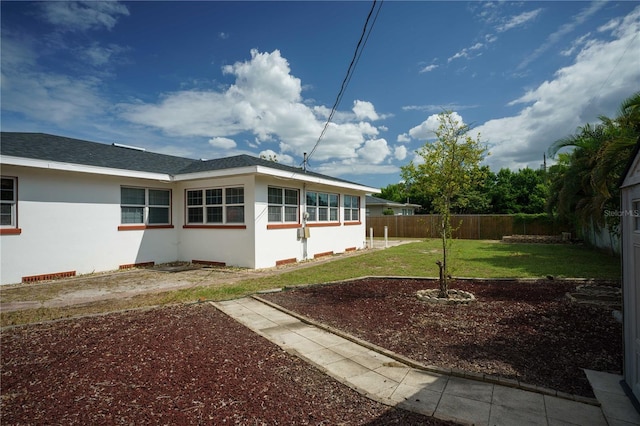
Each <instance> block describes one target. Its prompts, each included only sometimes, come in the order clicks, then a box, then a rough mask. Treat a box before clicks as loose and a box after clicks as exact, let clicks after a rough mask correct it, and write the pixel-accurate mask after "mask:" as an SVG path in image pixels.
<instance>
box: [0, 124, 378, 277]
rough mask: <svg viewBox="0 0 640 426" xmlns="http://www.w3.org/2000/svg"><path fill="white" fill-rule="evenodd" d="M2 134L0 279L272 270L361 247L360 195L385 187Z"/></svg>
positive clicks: (274, 166)
mask: <svg viewBox="0 0 640 426" xmlns="http://www.w3.org/2000/svg"><path fill="white" fill-rule="evenodd" d="M0 137H1V140H0V165H1V177H2V188H1V206H0V207H1V211H0V243H1V244H0V260H1V264H0V266H1V269H0V271H1V272H0V283H1V284H9V283H16V282H21V281H22V282H31V281H38V280H42V279H50V278H55V277H63V276H73V275H76V274H88V273H92V272H99V271H108V270H114V269H118V268H120V269H122V268H128V267H132V266H138V265H152V264H158V263H167V262H173V261H188V262H200V263H205V264H212V265H229V266H238V267H247V268H265V267H272V266H276V265H281V264H286V263H292V262H297V261H302V260H305V259H313V258H315V257H319V256H324V255H330V254H334V253H343V252H346V251H351V250H358V249H362V248H364V247H365V224H364V214H365V196H366V194H367V193H372V192H377V191H379V189H377V188H371V187H368V186H365V185H361V184H358V183H353V182H349V181H346V180H342V179H337V178H333V177H330V176H326V175H322V174H319V173H314V172H311V171H307V170H303V169H302V168H297V167H292V166H287V165H283V164H280V163H277V162H273V161H268V160H265V159H260V158H256V157H252V156H249V155H238V156H233V157H228V158H219V159H213V160H194V159H188V158H182V157H176V156H171V155H164V154H157V153H152V152H147V151H146V150H144V149H141V148H136V147H133V146H127V145H121V144H117V143H113V144H104V143H96V142H88V141H84V140H78V139H71V138H67V137H61V136H54V135H48V134H41V133H13V132H2V133H1V134H0Z"/></svg>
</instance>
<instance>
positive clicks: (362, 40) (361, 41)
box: [303, 0, 383, 170]
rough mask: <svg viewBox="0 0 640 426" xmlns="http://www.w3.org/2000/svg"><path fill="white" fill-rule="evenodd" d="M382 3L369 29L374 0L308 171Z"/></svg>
mask: <svg viewBox="0 0 640 426" xmlns="http://www.w3.org/2000/svg"><path fill="white" fill-rule="evenodd" d="M382 1H383V0H381V1H380V4H379V6H378V11H377V12H376V15H375V17H374V19H373V22H372V23H371V26H370V27H369V20H370V19H371V16H372V15H373V12H374V10H375V8H376V4H377V3H378V1H377V0H373V4H372V5H371V10H369V14H368V15H367V20H366V21H365V23H364V27H363V28H362V34H360V39H359V40H358V44H357V45H356V50H355V52H354V53H353V58H352V59H351V62H350V63H349V68H348V69H347V74H346V75H345V77H344V79H343V80H342V85H341V86H340V91H339V92H338V96H336V100H335V102H334V103H333V107H332V108H331V112H330V113H329V117H328V118H327V121H326V122H325V123H324V127H323V128H322V132H321V133H320V136H319V137H318V140H317V141H316V143H315V145H314V146H313V149H312V150H311V151H310V152H309V155H307V156H306V157H305V159H304V160H303V166H304V168H305V170H306V164H305V163H306V162H307V161H309V158H311V156H312V155H313V153H314V152H316V149H317V148H318V145H319V144H320V141H321V140H322V138H323V137H324V135H325V133H326V132H327V129H328V128H329V123H331V120H332V119H333V116H334V114H335V113H336V110H337V109H338V105H340V101H341V100H342V97H343V96H344V93H345V91H346V89H347V86H348V85H349V82H350V81H351V77H352V76H353V72H354V70H355V67H356V65H357V64H358V61H359V60H360V56H362V51H363V50H364V47H365V46H366V44H367V40H368V39H369V35H371V30H372V29H373V26H374V25H375V22H376V20H377V19H378V14H380V9H381V8H382Z"/></svg>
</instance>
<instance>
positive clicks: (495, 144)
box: [474, 7, 640, 168]
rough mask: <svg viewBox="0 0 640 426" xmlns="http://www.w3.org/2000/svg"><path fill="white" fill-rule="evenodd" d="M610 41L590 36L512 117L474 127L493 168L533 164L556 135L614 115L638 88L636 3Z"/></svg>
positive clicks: (524, 99) (639, 44) (639, 10)
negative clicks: (571, 57) (568, 63)
mask: <svg viewBox="0 0 640 426" xmlns="http://www.w3.org/2000/svg"><path fill="white" fill-rule="evenodd" d="M610 29H611V32H612V35H613V36H616V37H618V38H617V39H615V40H612V41H602V40H595V39H594V40H590V41H589V42H588V43H586V44H585V47H584V48H583V49H582V50H581V51H580V52H579V53H578V54H577V56H576V59H575V61H574V63H573V64H572V65H570V66H567V67H565V68H561V69H559V70H558V71H557V72H556V73H555V75H554V78H553V79H552V80H550V81H545V82H543V83H542V84H540V85H539V86H538V87H537V88H535V89H532V90H529V91H527V92H526V93H525V94H524V95H522V96H521V97H520V98H518V99H516V100H514V101H512V102H511V103H510V105H511V106H517V105H526V106H525V107H523V109H522V110H521V111H520V112H519V113H518V114H517V115H515V116H512V117H506V118H500V119H494V120H490V121H488V122H486V123H484V124H483V125H481V126H479V127H477V128H475V129H474V132H475V131H478V132H480V134H481V137H482V140H484V141H487V142H488V143H489V145H490V147H489V148H490V151H491V154H492V155H491V156H490V157H489V158H488V162H490V164H491V165H492V166H493V167H494V168H500V167H513V168H516V167H525V166H530V167H538V166H539V164H540V163H541V161H542V155H543V153H544V152H546V150H547V149H548V147H549V146H550V145H551V144H552V143H553V142H554V141H556V140H557V139H560V138H562V137H565V136H568V135H571V134H573V133H575V131H576V129H577V127H578V126H582V125H584V124H586V123H590V122H595V121H597V120H598V116H600V115H605V116H609V117H612V116H615V114H616V111H617V108H618V107H619V106H620V103H621V102H622V101H623V100H624V99H626V98H628V97H629V96H631V95H632V94H633V90H634V88H637V87H640V68H639V67H638V60H637V54H635V53H634V52H639V51H640V37H638V36H637V35H638V33H639V32H640V7H638V8H636V9H635V10H634V11H633V12H632V13H630V14H629V15H627V16H626V17H625V18H624V19H623V20H622V21H620V24H619V26H617V27H611V28H610Z"/></svg>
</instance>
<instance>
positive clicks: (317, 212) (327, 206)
mask: <svg viewBox="0 0 640 426" xmlns="http://www.w3.org/2000/svg"><path fill="white" fill-rule="evenodd" d="M307 214H308V215H309V218H308V219H307V220H308V221H309V222H329V221H331V222H335V221H337V220H338V194H326V193H323V192H307Z"/></svg>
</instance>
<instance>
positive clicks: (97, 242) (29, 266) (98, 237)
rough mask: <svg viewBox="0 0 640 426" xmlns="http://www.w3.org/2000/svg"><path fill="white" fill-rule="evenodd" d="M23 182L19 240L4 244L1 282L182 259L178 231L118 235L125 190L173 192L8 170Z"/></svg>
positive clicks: (5, 170)
mask: <svg viewBox="0 0 640 426" xmlns="http://www.w3.org/2000/svg"><path fill="white" fill-rule="evenodd" d="M2 175H3V176H11V177H17V179H18V194H17V195H18V205H17V209H18V227H19V228H20V229H21V230H22V231H21V233H20V234H19V235H2V236H1V237H0V238H1V240H0V242H1V243H0V261H1V263H0V265H1V271H0V282H1V283H2V284H8V283H16V282H20V281H21V280H22V277H23V276H31V275H41V274H50V273H57V272H66V271H76V273H77V274H87V273H92V272H99V271H107V270H113V269H118V267H119V265H123V264H131V263H141V262H147V261H155V262H167V261H171V260H175V259H176V257H177V246H176V234H175V229H154V230H144V231H143V230H140V231H118V226H119V225H120V186H121V185H134V186H144V185H145V184H148V185H149V186H150V187H154V188H169V186H168V185H167V184H164V183H161V182H157V181H146V182H143V181H141V180H131V179H127V178H117V177H108V176H101V175H95V174H80V173H72V172H64V171H55V170H42V169H33V168H25V167H15V166H8V165H3V167H2Z"/></svg>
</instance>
